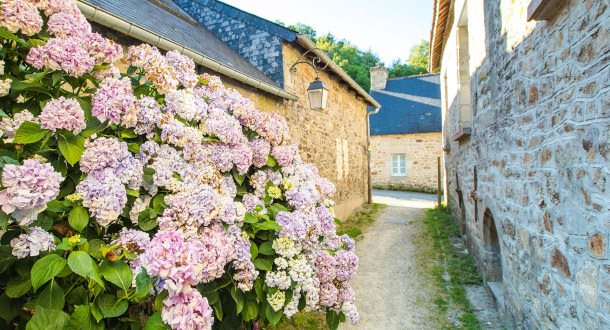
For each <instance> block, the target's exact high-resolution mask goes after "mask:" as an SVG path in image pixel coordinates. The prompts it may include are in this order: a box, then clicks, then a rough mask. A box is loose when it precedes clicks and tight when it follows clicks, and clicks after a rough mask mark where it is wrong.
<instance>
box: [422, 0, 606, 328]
mask: <svg viewBox="0 0 610 330" xmlns="http://www.w3.org/2000/svg"><path fill="white" fill-rule="evenodd" d="M609 30H610V11H609V10H608V1H593V0H589V1H568V0H566V1H558V0H531V1H530V0H500V1H484V0H452V1H450V0H436V1H435V15H434V21H433V27H432V37H431V43H430V47H431V48H430V58H431V61H430V66H431V67H430V69H431V70H432V71H434V70H437V69H438V70H440V81H441V95H442V104H441V105H442V110H443V143H444V144H445V172H446V178H447V179H446V189H445V193H446V200H447V201H448V205H449V207H450V208H451V211H452V212H453V214H454V215H455V217H456V218H457V219H458V221H459V223H460V226H461V228H462V229H463V231H464V232H465V234H466V236H467V242H468V245H469V250H470V252H471V253H472V254H473V255H474V257H475V260H476V262H477V264H478V266H479V267H480V269H481V271H482V273H483V277H484V280H485V284H486V286H487V288H488V289H489V291H490V292H491V293H492V296H493V297H494V299H495V300H496V303H497V306H498V308H499V310H500V311H501V312H502V313H503V316H504V320H505V325H506V326H507V327H508V328H524V329H545V328H546V329H548V328H561V329H609V328H610V266H609V265H610V263H609V257H610V255H609V254H608V244H609V241H608V240H609V238H610V237H609V235H610V227H609V225H610V222H609V220H610V183H609V181H610V180H609V179H610V167H609V166H610V96H609V95H610V93H609V91H610V62H609V61H608V58H609V54H610V42H609V36H610V33H609Z"/></svg>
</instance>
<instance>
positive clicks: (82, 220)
mask: <svg viewBox="0 0 610 330" xmlns="http://www.w3.org/2000/svg"><path fill="white" fill-rule="evenodd" d="M68 222H69V223H70V226H71V227H72V228H74V229H76V230H77V231H82V230H83V229H85V227H87V224H89V212H87V209H86V208H84V207H82V206H77V207H75V208H73V209H72V211H70V215H68Z"/></svg>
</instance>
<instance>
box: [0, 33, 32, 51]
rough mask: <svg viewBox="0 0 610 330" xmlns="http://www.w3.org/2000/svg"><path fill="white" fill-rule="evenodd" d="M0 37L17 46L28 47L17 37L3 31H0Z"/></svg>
mask: <svg viewBox="0 0 610 330" xmlns="http://www.w3.org/2000/svg"><path fill="white" fill-rule="evenodd" d="M0 37H2V38H4V39H8V40H12V41H14V42H16V43H18V44H21V45H22V46H26V47H29V46H30V45H28V43H27V42H25V41H23V40H21V39H20V38H19V37H17V36H16V35H14V34H12V33H10V32H8V31H6V30H4V29H0Z"/></svg>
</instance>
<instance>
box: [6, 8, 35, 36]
mask: <svg viewBox="0 0 610 330" xmlns="http://www.w3.org/2000/svg"><path fill="white" fill-rule="evenodd" d="M0 9H1V11H0V27H1V28H3V29H5V30H7V31H9V32H12V33H16V32H17V31H21V33H23V34H25V35H26V36H31V35H33V34H35V33H38V32H40V29H41V28H42V17H40V14H38V9H37V8H36V6H34V5H33V4H31V3H29V2H28V1H26V0H5V1H3V2H2V5H0Z"/></svg>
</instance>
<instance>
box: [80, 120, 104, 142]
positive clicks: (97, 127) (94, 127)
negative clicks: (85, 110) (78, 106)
mask: <svg viewBox="0 0 610 330" xmlns="http://www.w3.org/2000/svg"><path fill="white" fill-rule="evenodd" d="M106 126H107V124H106V122H103V123H102V122H101V121H100V120H99V119H97V118H95V117H93V118H91V119H89V120H88V121H87V126H86V127H85V130H84V131H83V132H82V134H83V136H84V137H89V136H91V135H93V134H95V133H97V132H100V131H103V130H104V128H106Z"/></svg>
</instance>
